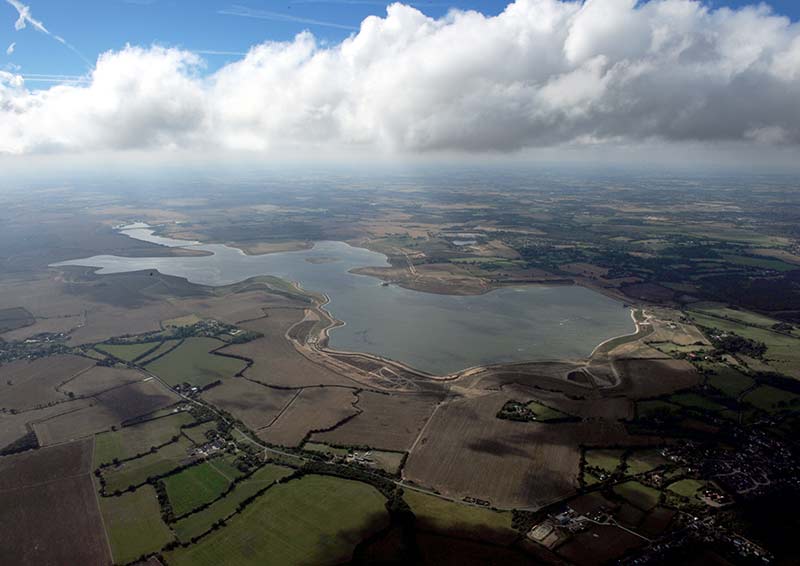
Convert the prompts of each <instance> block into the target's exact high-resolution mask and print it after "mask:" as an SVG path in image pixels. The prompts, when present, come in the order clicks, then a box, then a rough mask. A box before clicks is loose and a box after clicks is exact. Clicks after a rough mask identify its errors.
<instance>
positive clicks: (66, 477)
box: [0, 440, 111, 566]
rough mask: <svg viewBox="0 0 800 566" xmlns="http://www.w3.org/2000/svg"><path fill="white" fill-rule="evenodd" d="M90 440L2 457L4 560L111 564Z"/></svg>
mask: <svg viewBox="0 0 800 566" xmlns="http://www.w3.org/2000/svg"><path fill="white" fill-rule="evenodd" d="M91 461H92V441H91V440H89V441H84V442H75V443H71V444H65V445H62V446H56V447H53V448H44V449H41V450H36V451H34V452H26V453H23V454H18V455H15V456H6V457H4V458H0V525H2V529H3V532H2V537H0V564H14V565H15V566H27V565H31V566H49V565H54V566H56V565H61V564H80V565H82V566H83V565H86V566H93V565H103V566H105V565H107V564H110V563H111V555H110V552H109V549H108V543H107V542H106V535H105V531H104V529H103V523H102V519H101V517H100V511H99V509H98V506H97V498H96V495H95V493H94V486H93V484H92V479H91V475H90V468H91Z"/></svg>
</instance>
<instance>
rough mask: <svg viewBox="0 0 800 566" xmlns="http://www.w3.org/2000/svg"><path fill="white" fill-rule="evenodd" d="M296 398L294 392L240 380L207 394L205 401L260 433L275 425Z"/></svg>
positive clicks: (206, 392)
mask: <svg viewBox="0 0 800 566" xmlns="http://www.w3.org/2000/svg"><path fill="white" fill-rule="evenodd" d="M295 395H297V391H294V390H286V389H274V388H271V387H265V386H263V385H259V384H258V383H253V382H251V381H248V380H247V379H244V378H238V377H237V378H235V379H228V380H225V381H224V382H223V383H222V384H221V385H218V386H216V387H213V388H211V389H209V390H208V391H204V392H203V399H205V400H206V401H208V402H209V403H213V404H214V405H216V406H217V407H220V408H221V409H224V410H226V411H228V412H229V413H231V414H232V415H233V416H234V417H236V418H237V419H240V420H241V421H242V422H243V423H244V424H246V425H247V426H248V427H249V428H251V429H253V430H258V429H260V428H263V427H265V426H267V425H269V424H270V423H272V421H273V420H274V419H275V418H276V417H277V416H278V414H280V412H281V411H282V410H283V408H284V407H285V406H286V405H287V404H288V403H289V402H290V401H291V400H292V399H294V397H295Z"/></svg>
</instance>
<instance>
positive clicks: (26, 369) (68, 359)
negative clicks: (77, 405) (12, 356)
mask: <svg viewBox="0 0 800 566" xmlns="http://www.w3.org/2000/svg"><path fill="white" fill-rule="evenodd" d="M93 365H94V362H93V361H92V360H88V359H86V358H81V357H78V356H71V355H66V356H54V357H52V358H43V359H38V360H35V361H32V362H29V361H23V360H20V361H16V362H12V363H10V364H5V365H0V407H2V408H5V409H14V410H18V411H19V410H23V409H29V408H33V407H36V406H44V405H47V404H48V403H51V402H55V401H64V400H66V399H67V396H66V395H64V394H63V393H60V392H59V391H58V390H56V387H57V386H58V385H59V384H61V383H63V382H65V381H67V380H68V379H70V378H71V377H73V376H74V375H76V374H78V373H80V372H83V371H86V370H87V369H89V368H90V367H92V366H93Z"/></svg>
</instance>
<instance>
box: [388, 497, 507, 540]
mask: <svg viewBox="0 0 800 566" xmlns="http://www.w3.org/2000/svg"><path fill="white" fill-rule="evenodd" d="M403 499H405V501H406V503H408V505H409V507H411V511H413V512H414V515H415V516H416V517H417V520H416V523H417V524H416V527H417V528H419V529H423V530H433V531H437V532H442V533H446V534H449V535H456V536H462V537H465V538H470V539H482V540H491V541H492V542H496V543H498V544H509V543H511V542H513V541H514V540H515V539H516V538H517V537H518V536H519V535H518V533H517V531H515V530H514V529H513V528H512V527H511V513H510V512H508V511H504V512H500V511H492V510H491V509H481V508H479V507H470V506H467V505H461V504H459V503H453V502H450V501H446V500H444V499H440V498H438V497H434V496H432V495H426V494H424V493H420V492H418V491H414V490H411V489H408V490H406V491H405V493H404V494H403Z"/></svg>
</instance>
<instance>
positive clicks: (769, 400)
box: [743, 385, 800, 411]
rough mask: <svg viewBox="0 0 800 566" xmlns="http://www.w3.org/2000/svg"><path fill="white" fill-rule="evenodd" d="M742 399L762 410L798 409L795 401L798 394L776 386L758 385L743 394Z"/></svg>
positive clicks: (799, 397)
mask: <svg viewBox="0 0 800 566" xmlns="http://www.w3.org/2000/svg"><path fill="white" fill-rule="evenodd" d="M743 400H744V401H745V402H747V403H750V404H751V405H753V406H754V407H758V408H759V409H763V410H764V411H781V410H789V409H793V410H795V411H796V410H798V406H797V403H798V402H799V401H800V395H796V394H795V393H792V392H791V391H784V390H783V389H778V388H777V387H772V386H769V385H760V386H759V387H756V388H755V389H753V390H752V391H750V392H749V393H748V394H747V395H745V396H744V398H743Z"/></svg>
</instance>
